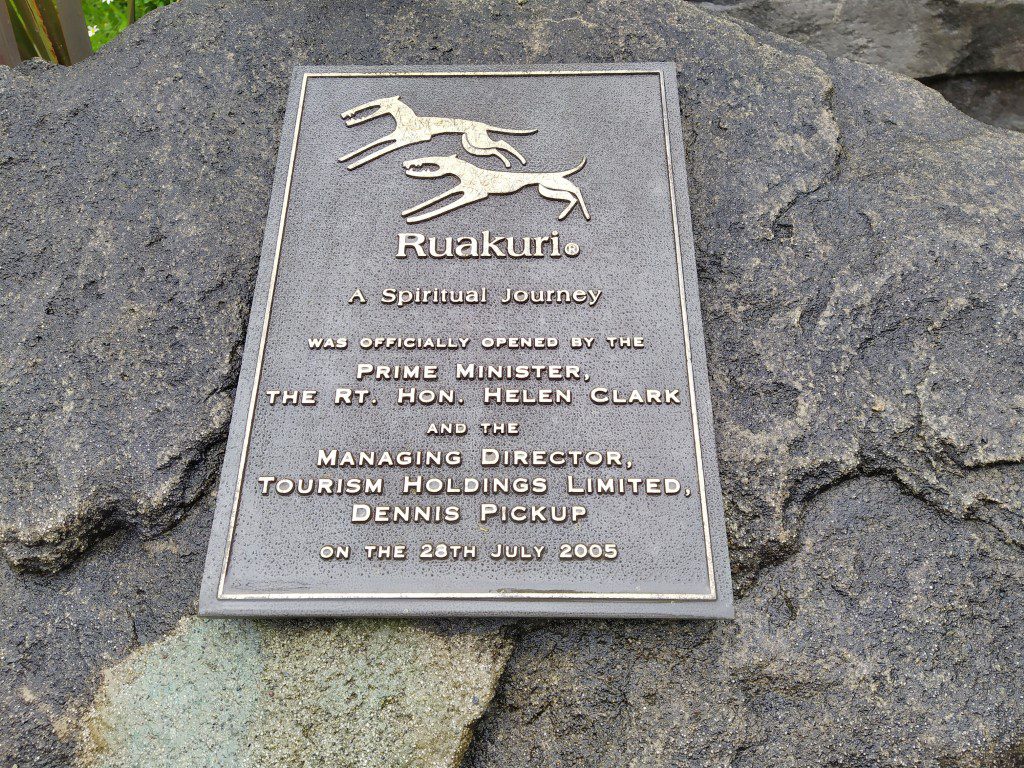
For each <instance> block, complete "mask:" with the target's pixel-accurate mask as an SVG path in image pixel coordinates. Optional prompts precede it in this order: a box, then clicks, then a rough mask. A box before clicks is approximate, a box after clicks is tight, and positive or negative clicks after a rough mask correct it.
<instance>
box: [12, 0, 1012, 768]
mask: <svg viewBox="0 0 1024 768" xmlns="http://www.w3.org/2000/svg"><path fill="white" fill-rule="evenodd" d="M665 59H671V60H675V61H676V62H677V63H678V65H679V72H680V97H681V101H682V105H683V106H682V110H683V121H684V132H685V134H686V137H687V152H688V164H689V171H690V193H691V198H692V201H693V214H694V229H695V232H696V238H697V248H698V254H697V258H698V267H699V271H700V278H701V290H702V301H703V309H704V316H705V327H706V335H707V342H708V350H709V357H710V359H709V363H710V369H711V373H712V390H713V399H714V406H715V409H716V426H717V430H718V444H719V452H720V463H721V468H722V474H723V478H722V479H723V487H724V492H725V499H726V517H727V521H728V527H729V534H730V544H731V548H732V556H733V567H734V577H735V581H736V583H737V586H738V590H739V593H740V599H739V601H738V605H737V611H738V617H737V621H736V622H735V623H720V624H712V623H667V622H646V623H644V622H619V623H613V622H593V623H587V622H546V623H536V624H522V625H516V626H515V627H514V628H510V629H507V630H506V632H508V633H511V635H512V636H514V637H515V639H517V641H518V648H517V650H516V652H515V653H514V654H513V656H512V658H511V660H510V662H509V665H508V667H507V668H506V672H505V677H504V678H503V683H502V685H501V689H500V691H499V695H498V697H497V698H496V699H495V702H494V703H493V704H492V706H491V708H490V709H489V711H488V713H487V715H486V717H485V721H484V724H483V726H482V727H481V728H480V729H479V732H478V737H477V739H476V740H475V742H474V744H473V745H472V746H471V748H470V755H469V758H468V763H469V764H470V765H473V766H483V765H488V766H491V765H501V764H506V765H509V766H534V765H536V766H545V768H546V767H547V766H550V765H557V764H562V765H581V766H582V765H588V766H589V765H609V766H610V765H621V764H623V760H627V761H629V762H630V764H633V765H652V766H653V765H679V766H689V765H692V766H704V765H709V764H710V765H728V764H732V765H735V766H747V765H750V766H783V765H785V766H789V765H793V766H805V765H819V764H825V765H829V764H831V765H841V766H854V765H925V766H956V767H957V768H961V767H964V768H965V767H967V766H993V765H994V766H1003V768H1010V767H1012V766H1018V765H1021V764H1024V730H1022V728H1021V725H1020V723H1021V722H1024V670H1022V669H1021V664H1022V661H1021V659H1022V658H1024V653H1022V651H1024V640H1022V637H1021V634H1020V632H1019V631H1015V628H1016V627H1018V626H1019V625H1020V624H1021V620H1022V618H1024V617H1022V616H1021V603H1022V601H1021V596H1022V591H1024V588H1022V586H1021V585H1022V581H1024V517H1022V509H1024V397H1022V395H1021V393H1022V392H1024V318H1022V313H1024V308H1022V304H1021V301H1020V297H1021V295H1022V294H1024V252H1022V248H1024V246H1022V243H1024V217H1022V216H1021V208H1022V198H1021V195H1020V190H1021V189H1022V188H1024V137H1019V136H1016V135H1014V134H1010V133H1007V132H1005V131H1000V130H996V129H991V128H988V127H986V126H984V125H981V124H980V123H978V122H976V121H973V120H971V119H969V118H967V117H965V116H963V115H962V114H960V113H958V112H957V111H956V110H954V109H953V108H952V107H951V106H950V105H948V104H947V103H946V102H945V101H944V100H943V99H942V98H941V97H940V96H939V95H938V94H936V93H934V92H933V91H931V90H929V89H927V88H925V87H924V86H921V85H919V84H917V83H914V82H912V81H909V80H906V79H904V78H902V77H899V76H896V75H892V74H888V73H886V72H882V71H880V70H877V69H873V68H871V67H869V66H865V65H861V64H854V63H851V62H846V61H838V60H830V59H828V58H827V57H826V56H824V55H823V54H821V53H819V52H817V51H813V50H811V49H808V48H805V47H803V46H801V45H800V44H798V43H795V42H792V41H790V40H787V39H783V38H780V37H776V36H774V35H772V34H771V33H768V32H763V31H760V30H758V29H755V28H753V27H750V26H748V25H738V24H736V23H733V22H732V21H729V20H728V19H726V18H723V17H721V16H713V15H709V14H707V13H705V12H704V11H701V10H700V9H699V8H697V7H696V6H694V5H693V4H690V3H679V2H670V1H669V0H664V1H661V2H659V1H655V0H637V2H631V3H628V4H624V3H618V2H612V0H602V1H601V2H597V3H592V2H583V0H555V2H550V3H538V2H530V1H525V2H524V1H523V0H519V1H518V2H513V1H511V0H510V1H509V2H503V1H500V0H486V1H485V2H477V3H465V2H456V1H455V0H443V1H442V2H433V3H413V2H385V3H380V2H372V3H371V2H369V0H366V1H365V2H351V3H344V4H341V3H327V2H311V1H306V2H288V3H284V2H269V0H257V1H255V2H244V3H243V2H227V1H226V0H220V1H216V2H215V1H214V0H182V2H180V3H177V4H175V5H173V6H169V7H168V8H165V9H163V10H161V11H158V12H155V13H153V14H150V15H148V16H147V17H146V18H144V19H143V20H142V21H141V22H140V23H139V24H137V25H135V26H134V27H133V28H132V29H131V30H129V31H128V32H126V33H125V34H123V35H122V36H121V37H120V38H119V39H118V40H116V41H115V42H114V43H112V44H111V45H109V46H107V47H106V48H105V49H104V50H103V51H102V52H100V54H98V55H97V56H94V57H91V58H90V59H88V60H87V61H86V62H84V63H82V64H79V65H76V66H75V67H73V68H71V69H70V70H56V69H53V68H48V67H39V66H33V65H26V66H22V67H21V68H19V69H18V70H14V71H0V189H2V190H3V191H4V192H5V194H3V195H2V196H0V253H2V254H3V261H2V263H0V275H2V286H3V287H2V295H0V312H2V322H3V325H4V327H5V328H7V329H11V331H9V332H8V333H5V334H0V398H2V400H0V481H2V482H3V484H4V488H5V493H4V494H3V495H0V537H2V538H3V541H4V551H5V554H6V557H7V558H8V560H9V562H10V563H11V564H13V565H14V566H16V568H17V569H18V571H13V570H4V571H3V572H2V573H0V619H2V624H0V626H2V627H3V629H2V630H0V673H2V674H0V762H3V764H8V763H9V764H14V763H17V764H18V765H22V766H24V765H54V766H57V765H67V764H69V763H70V762H71V761H72V760H73V757H72V755H73V754H74V750H75V745H76V739H77V734H78V733H79V729H78V728H77V727H76V719H77V718H78V717H80V716H81V713H82V712H84V711H86V710H87V709H88V707H89V706H90V701H91V695H92V692H93V691H94V689H95V687H96V686H97V685H98V683H99V680H100V671H101V670H102V669H104V668H106V667H109V666H111V665H112V664H114V663H115V662H116V661H117V660H118V659H120V658H123V657H124V656H126V655H127V654H129V653H131V652H132V651H133V649H135V648H136V647H137V646H139V645H140V644H145V643H149V642H152V641H155V640H158V639H159V638H160V637H161V636H162V635H164V634H165V633H167V632H169V631H171V630H172V629H173V628H174V627H175V626H176V625H177V622H178V620H179V617H180V616H181V615H182V614H184V613H187V612H190V611H192V610H193V609H194V597H195V591H196V589H197V585H198V580H199V579H198V569H199V568H200V567H201V560H202V554H201V552H202V548H203V546H204V545H205V531H206V529H207V526H208V525H209V509H210V500H209V493H208V489H209V488H210V485H211V482H212V480H213V479H214V478H215V476H216V473H217V470H218V462H219V458H220V450H221V444H222V442H223V439H224V435H225V419H226V414H227V410H228V405H229V403H230V399H231V394H232V388H233V386H234V377H235V375H236V370H237V363H238V350H239V349H240V345H241V342H242V334H243V329H244V321H245V315H246V312H247V306H248V300H249V294H250V292H251V280H252V275H253V271H254V268H255V263H256V259H257V253H258V246H259V242H260V238H261V234H262V222H263V217H264V216H265V209H266V202H267V196H268V194H269V182H270V177H271V173H272V163H273V159H274V150H275V145H276V142H277V133H278V130H279V125H280V120H281V115H282V106H283V102H284V93H285V88H286V84H287V78H288V73H289V71H290V69H291V67H292V65H294V64H321V63H323V64H326V63H335V64H341V63H355V62H359V63H366V62H384V63H394V62H418V63H455V62H460V63H462V62H481V63H485V62H495V63H501V62H546V61H586V60H665ZM8 191H10V193H8ZM104 536H105V538H104ZM39 571H44V572H53V571H58V572H57V573H55V574H53V575H46V574H45V573H39ZM365 626H371V625H365ZM390 627H391V625H382V626H381V628H380V631H381V632H390V631H392V629H390ZM264 631H270V632H272V633H273V632H274V631H275V630H263V629H261V630H260V632H264ZM280 631H281V632H283V633H287V632H293V631H299V630H296V629H294V628H286V627H282V628H281V630H280ZM309 631H310V632H312V633H313V635H316V633H325V634H327V633H330V632H332V631H334V630H332V629H330V628H329V625H323V626H321V627H319V628H315V627H314V628H313V629H311V630H309ZM338 631H344V630H338ZM408 631H409V632H416V631H419V630H417V629H415V628H413V627H410V628H409V629H408ZM445 631H449V632H451V633H453V638H456V637H458V635H459V633H460V632H465V633H476V632H479V631H480V630H479V628H478V626H477V625H474V624H470V623H456V624H452V625H450V626H448V627H446V630H445ZM488 637H489V638H490V640H489V641H488V642H490V643H491V644H492V652H494V653H497V650H495V649H498V648H500V647H503V645H502V641H501V640H500V636H498V635H493V634H489V635H488ZM282 642H284V640H282ZM451 642H453V643H457V642H462V641H457V640H455V639H453V640H452V641H451ZM141 654H142V655H140V656H138V657H135V658H148V656H147V652H146V651H142V652H141ZM495 658H500V654H499V656H496V657H495ZM133 663H136V662H129V664H133ZM114 679H115V680H119V681H120V682H115V683H108V684H107V687H106V688H104V693H103V695H102V697H101V699H100V703H99V704H98V705H97V706H98V707H100V708H103V707H104V704H103V702H130V701H135V700H136V699H133V698H132V696H135V695H138V689H133V688H132V687H131V681H130V680H126V679H125V680H122V679H121V678H116V677H115V678H114ZM174 684H175V680H173V679H171V680H168V681H167V682H166V685H167V686H173V685H174ZM165 693H166V692H165ZM264 725H268V726H272V725H273V723H264ZM140 727H141V726H140ZM128 730H129V731H130V729H128ZM126 738H127V737H126Z"/></svg>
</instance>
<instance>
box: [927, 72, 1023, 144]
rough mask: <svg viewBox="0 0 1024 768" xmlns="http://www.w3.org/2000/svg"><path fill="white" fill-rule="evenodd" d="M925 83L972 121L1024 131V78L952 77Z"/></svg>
mask: <svg viewBox="0 0 1024 768" xmlns="http://www.w3.org/2000/svg"><path fill="white" fill-rule="evenodd" d="M925 83H926V84H927V85H928V86H930V87H932V88H934V89H935V90H937V91H938V92H939V93H941V94H942V95H943V96H945V97H946V100H947V101H948V102H949V103H950V104H953V105H954V106H955V107H956V108H957V109H959V110H960V111H961V112H965V113H967V114H968V115H970V116H971V117H973V118H974V119H975V120H981V122H983V123H988V124H989V125H995V126H998V127H1000V128H1008V129H1009V130H1011V131H1024V74H1013V73H1005V74H982V75H954V76H952V77H933V78H929V79H928V80H926V81H925Z"/></svg>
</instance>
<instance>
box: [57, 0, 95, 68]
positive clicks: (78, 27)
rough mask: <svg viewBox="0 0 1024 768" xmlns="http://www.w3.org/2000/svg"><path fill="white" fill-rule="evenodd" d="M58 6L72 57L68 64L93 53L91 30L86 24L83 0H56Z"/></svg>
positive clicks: (66, 43)
mask: <svg viewBox="0 0 1024 768" xmlns="http://www.w3.org/2000/svg"><path fill="white" fill-rule="evenodd" d="M56 6H57V13H58V15H59V16H60V26H61V29H62V30H63V32H64V43H65V45H66V46H67V51H68V58H69V59H70V60H69V61H68V64H74V63H75V62H76V61H81V60H82V59H84V58H85V57H86V56H88V55H89V54H90V53H92V43H90V42H89V30H88V29H87V28H86V26H85V14H84V13H83V12H82V0H56Z"/></svg>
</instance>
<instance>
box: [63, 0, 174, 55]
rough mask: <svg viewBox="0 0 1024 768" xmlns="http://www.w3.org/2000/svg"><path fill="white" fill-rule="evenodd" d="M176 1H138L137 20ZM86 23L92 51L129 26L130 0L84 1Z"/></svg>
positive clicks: (136, 7)
mask: <svg viewBox="0 0 1024 768" xmlns="http://www.w3.org/2000/svg"><path fill="white" fill-rule="evenodd" d="M173 2H174V0H136V2H135V18H136V19H140V18H142V17H143V16H144V15H145V14H147V13H149V12H150V11H152V10H153V9H154V8H159V7H160V6H163V5H170V4H171V3H173ZM82 10H84V11H85V23H86V25H87V26H88V27H89V41H90V42H91V43H92V49H93V50H94V51H98V50H99V49H100V46H102V45H103V44H105V43H108V42H110V41H111V40H112V39H113V38H115V37H116V36H117V34H118V33H119V32H120V31H121V30H122V29H124V28H125V27H127V26H128V0H82Z"/></svg>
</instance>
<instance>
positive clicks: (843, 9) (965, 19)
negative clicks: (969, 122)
mask: <svg viewBox="0 0 1024 768" xmlns="http://www.w3.org/2000/svg"><path fill="white" fill-rule="evenodd" d="M696 2H697V4H698V5H699V6H700V7H701V8H703V9H705V10H707V11H711V12H713V13H723V14H727V15H728V16H730V17H732V18H735V19H742V20H743V21H749V22H750V23H752V24H756V25H757V26H759V27H761V28H762V29H767V30H769V31H771V32H775V33H777V34H780V35H785V36H786V37H791V38H793V39H794V40H798V41H800V42H801V43H806V44H807V45H812V46H814V47H815V48H819V49H821V50H822V51H824V52H825V53H827V54H829V55H830V56H846V57H848V58H851V59H856V60H857V61H862V62H864V63H866V64H875V65H876V66H880V67H885V68H886V69H891V70H893V71H895V72H900V73H902V74H905V75H910V76H911V77H931V76H935V75H953V74H968V73H982V72H1021V71H1024V2H1022V0H980V1H978V0H943V2H932V0H911V2H899V3H879V2H874V0H721V1H720V2H702V1H701V0H696Z"/></svg>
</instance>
